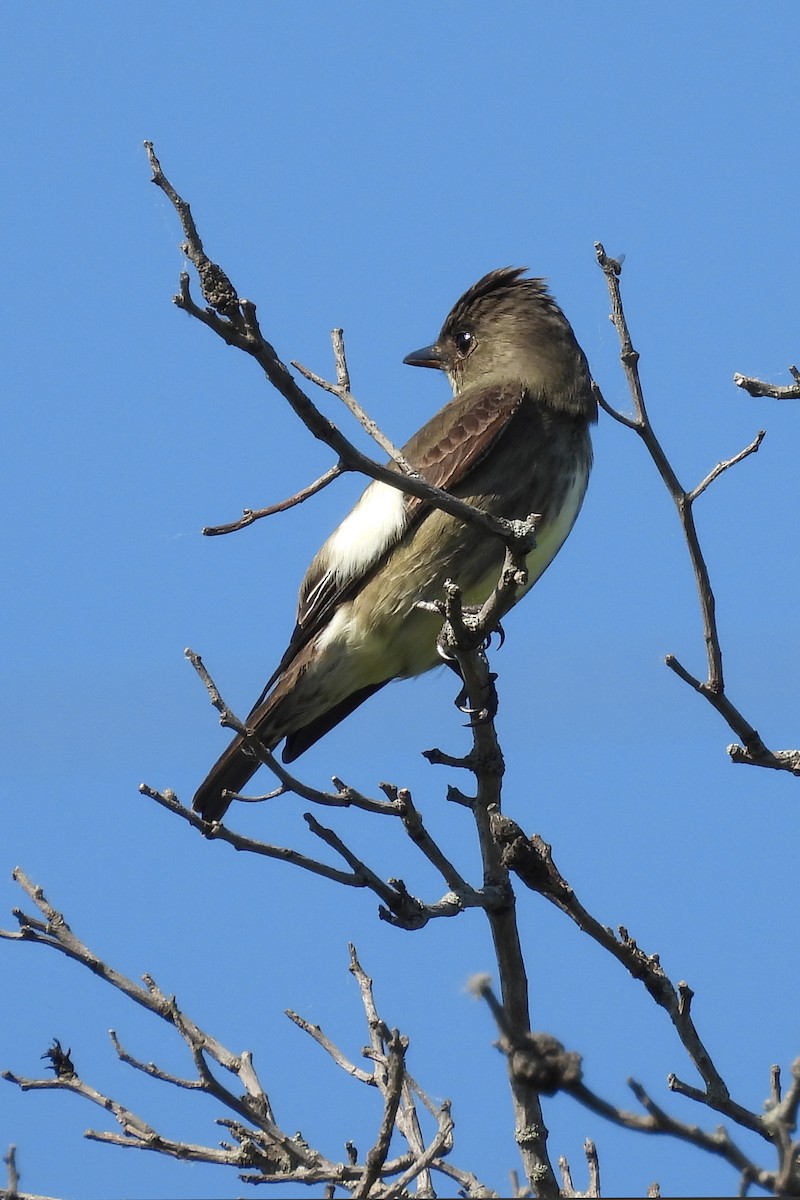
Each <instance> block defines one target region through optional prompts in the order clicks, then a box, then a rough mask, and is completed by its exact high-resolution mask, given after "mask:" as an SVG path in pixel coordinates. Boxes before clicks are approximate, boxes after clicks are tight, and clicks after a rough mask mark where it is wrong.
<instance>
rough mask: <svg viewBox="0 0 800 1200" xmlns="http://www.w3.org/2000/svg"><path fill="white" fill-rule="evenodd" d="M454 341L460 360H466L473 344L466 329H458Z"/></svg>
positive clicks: (472, 339) (470, 335) (471, 337)
mask: <svg viewBox="0 0 800 1200" xmlns="http://www.w3.org/2000/svg"><path fill="white" fill-rule="evenodd" d="M454 340H455V343H456V350H457V351H458V353H459V354H460V355H461V357H462V358H466V356H467V355H468V354H469V352H470V350H471V349H472V348H473V346H474V344H475V341H474V338H473V336H472V334H471V333H469V332H468V330H466V329H460V330H459V331H458V333H457V334H456V336H455V339H454Z"/></svg>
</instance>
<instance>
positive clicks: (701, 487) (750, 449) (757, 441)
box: [686, 429, 767, 504]
mask: <svg viewBox="0 0 800 1200" xmlns="http://www.w3.org/2000/svg"><path fill="white" fill-rule="evenodd" d="M766 436H767V431H766V429H759V431H758V433H757V434H756V436H755V437H754V438H753V440H752V442H750V444H749V445H748V446H745V448H744V450H740V451H739V453H738V454H734V456H733V458H727V459H725V461H724V462H721V463H717V465H716V466H715V467H714V468H713V469H712V470H711V471H709V473H708V475H706V477H705V479H703V480H702V481H701V482H700V483H698V484H697V486H696V487H693V488H692V490H691V491H690V492H689V493H688V495H687V497H686V498H687V500H688V501H689V503H690V504H693V503H694V501H695V500H696V499H697V497H698V496H700V495H702V493H703V492H704V491H705V490H706V488H707V487H708V486H709V484H712V483H713V482H714V480H715V479H717V478H718V476H720V475H721V474H722V473H723V471H727V470H729V469H730V467H735V466H736V464H737V463H740V462H741V461H742V459H745V458H748V457H749V456H750V455H751V454H755V453H756V452H757V450H758V448H759V446H760V445H761V443H762V442H763V440H764V438H765V437H766Z"/></svg>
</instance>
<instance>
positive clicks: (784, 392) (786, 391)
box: [733, 366, 800, 400]
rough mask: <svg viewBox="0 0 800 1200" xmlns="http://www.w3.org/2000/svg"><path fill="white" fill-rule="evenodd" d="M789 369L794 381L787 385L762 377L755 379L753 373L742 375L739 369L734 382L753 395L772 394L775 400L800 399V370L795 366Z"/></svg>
mask: <svg viewBox="0 0 800 1200" xmlns="http://www.w3.org/2000/svg"><path fill="white" fill-rule="evenodd" d="M789 371H790V373H791V375H792V376H793V377H794V383H790V384H788V385H785V386H781V385H779V384H777V383H765V382H764V381H763V380H762V379H754V378H753V376H752V375H740V374H739V372H738V371H737V372H736V373H735V374H734V376H733V382H734V383H735V384H736V386H737V387H740V388H743V389H744V391H746V392H749V393H750V395H751V396H771V397H772V398H773V399H774V400H800V371H798V369H797V367H795V366H790V367H789Z"/></svg>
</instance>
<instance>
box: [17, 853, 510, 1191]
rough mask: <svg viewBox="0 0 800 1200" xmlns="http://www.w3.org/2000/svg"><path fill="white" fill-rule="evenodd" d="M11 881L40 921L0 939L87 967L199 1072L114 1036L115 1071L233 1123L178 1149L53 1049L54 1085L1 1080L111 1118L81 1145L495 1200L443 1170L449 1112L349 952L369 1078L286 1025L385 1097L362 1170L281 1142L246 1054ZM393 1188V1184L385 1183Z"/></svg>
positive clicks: (272, 1175) (251, 1176)
mask: <svg viewBox="0 0 800 1200" xmlns="http://www.w3.org/2000/svg"><path fill="white" fill-rule="evenodd" d="M15 877H16V878H17V881H18V882H19V883H20V885H21V886H22V887H23V888H24V890H25V891H26V893H27V894H28V896H29V897H30V898H31V899H32V900H33V901H34V903H35V905H36V907H37V908H38V910H39V912H40V914H41V917H35V916H33V915H26V914H25V913H22V912H19V911H17V919H18V921H19V924H20V927H21V928H20V932H19V933H13V932H10V931H5V930H0V936H3V937H6V938H10V939H15V940H19V939H22V940H26V941H32V942H35V943H38V944H40V945H45V946H50V947H51V948H53V949H56V950H59V951H60V952H61V953H63V954H65V955H66V956H67V957H69V958H73V959H75V960H76V961H77V962H79V963H81V964H82V965H83V966H85V967H88V968H89V969H90V970H91V971H92V972H93V973H94V974H95V975H98V976H99V977H100V978H102V979H105V980H106V982H108V983H110V984H111V985H112V986H113V987H115V988H116V989H117V990H119V991H121V992H123V994H125V995H127V996H128V997H129V998H130V999H133V1000H135V1001H136V1002H137V1003H139V1004H141V1005H142V1006H143V1007H145V1008H148V1009H149V1010H150V1011H151V1012H153V1013H155V1014H156V1015H157V1016H160V1017H162V1018H163V1019H164V1020H166V1021H167V1022H168V1023H169V1024H170V1025H171V1026H172V1027H173V1028H174V1029H175V1030H176V1032H177V1033H178V1034H179V1035H180V1037H181V1038H182V1039H183V1041H184V1042H185V1044H186V1046H187V1047H188V1049H189V1052H190V1054H191V1056H192V1060H193V1062H194V1064H195V1068H196V1070H197V1078H196V1079H185V1078H181V1077H179V1076H176V1075H173V1074H172V1073H171V1072H168V1071H164V1070H163V1069H162V1068H160V1067H158V1066H157V1065H156V1064H155V1063H145V1062H143V1061H142V1060H140V1059H138V1058H136V1057H134V1056H133V1055H131V1054H129V1053H128V1052H127V1051H126V1050H124V1049H123V1047H122V1045H121V1043H120V1042H119V1039H118V1038H117V1036H116V1034H115V1033H114V1032H113V1031H112V1033H111V1039H112V1042H113V1045H114V1048H115V1050H116V1052H117V1054H118V1056H119V1057H120V1059H121V1060H122V1061H123V1062H126V1063H128V1064H129V1065H130V1066H132V1067H133V1068H134V1069H136V1070H139V1071H142V1072H144V1073H145V1074H147V1075H149V1076H150V1077H151V1078H153V1079H158V1080H160V1081H161V1082H164V1083H168V1084H171V1085H173V1086H177V1087H180V1088H183V1089H187V1090H191V1091H200V1092H204V1093H206V1094H208V1095H211V1096H213V1097H214V1098H215V1099H217V1100H218V1101H220V1102H221V1103H222V1104H223V1105H224V1106H225V1108H226V1109H227V1110H228V1112H229V1113H232V1114H233V1117H232V1118H231V1117H225V1118H221V1119H220V1120H219V1124H221V1125H223V1126H224V1127H225V1128H226V1129H228V1130H229V1131H230V1133H231V1134H232V1136H233V1140H234V1142H235V1143H236V1144H235V1145H233V1146H232V1145H230V1144H228V1143H222V1144H221V1146H220V1147H213V1146H205V1145H200V1144H197V1143H193V1142H185V1141H176V1140H175V1139H174V1138H170V1137H168V1136H166V1135H165V1134H163V1133H161V1132H160V1131H158V1130H156V1129H154V1128H153V1127H152V1126H151V1125H150V1124H149V1123H148V1122H147V1121H145V1120H143V1119H142V1118H141V1117H140V1116H138V1115H137V1114H136V1113H134V1112H133V1111H132V1110H131V1109H130V1108H128V1107H127V1106H126V1105H125V1104H122V1103H120V1102H119V1101H118V1100H116V1099H114V1098H113V1097H111V1096H109V1095H107V1094H105V1093H104V1092H101V1091H99V1090H98V1089H97V1088H95V1087H93V1086H92V1085H91V1084H90V1083H88V1082H87V1081H86V1080H84V1079H82V1078H81V1077H80V1074H79V1073H78V1071H77V1069H76V1068H75V1066H74V1064H73V1062H72V1060H71V1059H70V1057H69V1054H68V1053H65V1052H63V1051H62V1050H61V1048H60V1046H59V1045H58V1043H54V1047H53V1048H52V1049H51V1050H50V1051H48V1054H47V1057H51V1058H53V1055H54V1054H56V1053H57V1058H53V1062H54V1066H55V1069H56V1072H57V1073H56V1075H55V1077H54V1078H49V1077H48V1078H28V1077H25V1076H22V1075H18V1074H15V1073H13V1072H11V1071H4V1072H3V1073H2V1077H3V1078H4V1079H6V1080H7V1081H9V1082H11V1083H14V1084H16V1085H17V1086H18V1087H19V1088H21V1089H22V1090H23V1091H44V1090H61V1091H69V1092H72V1093H73V1094H75V1095H78V1096H81V1097H82V1098H83V1099H85V1100H87V1101H89V1102H90V1103H92V1104H95V1105H97V1106H98V1107H100V1108H102V1109H103V1110H104V1111H105V1112H108V1113H110V1114H111V1115H112V1116H113V1117H114V1118H115V1119H116V1121H117V1123H118V1125H119V1126H120V1127H121V1132H119V1133H115V1132H110V1131H107V1130H88V1131H87V1132H86V1135H85V1136H86V1137H87V1138H89V1139H91V1140H93V1141H101V1142H107V1143H110V1144H112V1145H116V1146H122V1147H126V1148H137V1149H141V1150H150V1151H153V1152H156V1153H160V1154H163V1155H167V1156H169V1157H172V1158H176V1159H182V1160H186V1161H190V1162H206V1163H215V1164H217V1165H223V1166H229V1167H233V1168H236V1169H237V1170H239V1172H240V1178H241V1179H243V1180H245V1181H247V1182H250V1183H260V1182H267V1181H270V1182H278V1181H279V1182H283V1183H286V1182H288V1181H292V1180H293V1181H295V1182H296V1183H302V1184H304V1185H306V1184H310V1183H322V1184H336V1185H341V1186H343V1187H346V1188H347V1189H348V1190H350V1191H351V1192H353V1194H355V1195H360V1196H363V1197H366V1196H367V1195H374V1196H376V1197H378V1196H381V1197H385V1198H386V1200H388V1198H389V1197H390V1196H393V1197H399V1196H401V1195H404V1194H405V1188H406V1187H407V1186H408V1184H410V1183H411V1182H413V1180H415V1179H417V1180H418V1181H419V1183H418V1188H417V1194H418V1195H419V1196H420V1197H432V1196H434V1194H435V1193H434V1192H433V1189H432V1186H431V1182H430V1171H432V1170H437V1171H443V1172H444V1173H445V1174H446V1175H447V1176H448V1177H449V1178H455V1179H458V1180H459V1181H460V1182H461V1183H462V1186H464V1188H465V1192H466V1194H467V1195H470V1196H476V1197H477V1196H491V1195H493V1193H492V1192H491V1191H490V1189H488V1188H486V1187H485V1186H484V1185H483V1184H481V1183H480V1181H478V1180H477V1179H476V1177H475V1176H474V1175H471V1174H470V1173H469V1172H465V1171H461V1170H460V1169H459V1168H457V1167H454V1166H452V1165H450V1164H449V1163H446V1162H445V1160H444V1156H445V1155H447V1154H449V1153H450V1151H451V1149H452V1130H453V1123H452V1119H451V1117H450V1106H449V1103H448V1102H445V1103H444V1104H442V1105H439V1106H436V1105H434V1104H433V1103H432V1101H431V1100H430V1099H429V1098H428V1097H427V1096H426V1095H425V1094H424V1093H423V1092H422V1091H421V1089H420V1088H419V1085H418V1084H417V1083H416V1082H415V1081H414V1080H413V1079H412V1077H411V1076H410V1075H409V1074H408V1072H407V1071H406V1068H405V1055H406V1049H407V1045H408V1041H407V1039H406V1038H404V1037H401V1035H400V1034H399V1033H398V1032H397V1030H393V1031H391V1032H390V1031H389V1030H388V1029H387V1027H386V1025H385V1023H384V1022H383V1021H382V1020H381V1018H380V1016H379V1014H378V1012H377V1008H376V1006H375V1002H374V998H373V996H372V984H371V981H370V980H369V979H368V977H367V976H366V975H365V974H364V972H363V970H362V969H361V967H360V964H358V960H357V958H356V955H355V950H354V948H352V947H351V969H353V970H354V971H355V972H356V974H357V977H358V978H359V986H360V988H361V992H362V1001H363V1003H364V1011H365V1015H366V1017H367V1022H368V1026H369V1030H370V1042H371V1049H370V1053H369V1057H370V1058H371V1059H372V1060H373V1069H372V1071H371V1072H368V1071H364V1070H361V1069H359V1068H357V1067H355V1066H354V1064H353V1063H352V1062H350V1060H348V1059H347V1058H346V1057H345V1056H344V1055H343V1054H342V1052H341V1051H338V1050H337V1049H336V1047H334V1046H333V1045H332V1043H330V1042H329V1041H328V1039H326V1038H325V1037H324V1035H323V1034H322V1033H321V1031H320V1030H319V1029H318V1028H317V1027H312V1026H309V1025H308V1024H307V1023H306V1022H304V1021H302V1019H301V1018H298V1017H297V1016H296V1015H295V1014H292V1018H293V1020H295V1022H296V1023H297V1024H298V1025H300V1027H301V1028H304V1029H306V1030H307V1031H308V1032H310V1033H311V1035H312V1036H313V1037H314V1038H315V1040H316V1041H317V1042H319V1043H320V1044H321V1045H323V1047H324V1048H325V1049H326V1050H327V1051H328V1052H329V1053H331V1054H332V1056H333V1057H334V1060H335V1061H336V1062H337V1063H338V1064H339V1065H340V1066H342V1067H343V1068H344V1069H345V1070H346V1071H347V1072H348V1074H350V1075H351V1076H353V1077H354V1078H356V1079H359V1080H361V1082H365V1083H368V1084H370V1085H371V1086H376V1087H378V1088H379V1089H380V1091H381V1092H382V1094H383V1096H384V1112H383V1117H382V1120H381V1123H380V1126H379V1130H378V1133H377V1135H376V1137H375V1140H374V1144H373V1147H372V1150H371V1151H370V1152H369V1153H368V1154H367V1156H366V1159H365V1161H364V1162H361V1163H359V1162H358V1156H357V1154H356V1153H351V1154H350V1156H349V1160H350V1161H349V1164H342V1163H336V1162H332V1161H331V1160H329V1159H327V1158H326V1157H325V1156H324V1155H323V1154H321V1153H320V1152H319V1151H317V1150H315V1149H313V1148H312V1147H311V1146H309V1145H308V1143H307V1142H305V1141H304V1139H302V1138H301V1137H300V1136H299V1135H295V1136H289V1135H288V1134H286V1133H285V1132H284V1131H283V1130H282V1129H281V1128H280V1127H279V1126H278V1125H277V1123H276V1121H275V1118H274V1116H273V1112H272V1107H271V1105H270V1102H269V1099H268V1097H267V1094H266V1092H265V1091H264V1089H263V1087H262V1086H261V1084H260V1082H259V1080H258V1077H257V1075H256V1072H255V1068H254V1065H253V1060H252V1055H251V1054H250V1053H249V1052H247V1051H245V1052H243V1053H241V1054H238V1055H237V1054H233V1053H231V1051H229V1050H227V1049H226V1048H225V1047H224V1046H223V1045H222V1044H221V1043H220V1042H219V1041H217V1039H215V1038H214V1037H212V1036H211V1035H209V1034H207V1033H205V1032H204V1031H203V1030H202V1029H201V1028H200V1027H199V1026H198V1025H197V1024H196V1023H195V1022H194V1021H192V1020H191V1019H190V1018H189V1017H188V1016H187V1015H186V1014H185V1013H184V1012H183V1011H182V1010H181V1009H180V1008H179V1007H178V1004H177V1002H176V1000H175V998H174V997H170V996H167V995H166V994H165V993H164V992H162V991H161V989H160V988H159V987H158V986H157V985H156V983H155V982H154V980H153V979H152V977H151V976H149V975H145V976H143V980H144V987H142V986H141V985H140V984H137V983H135V982H134V981H133V980H131V979H128V978H127V977H126V976H124V975H122V974H121V973H120V972H118V971H116V970H115V969H114V968H112V967H111V966H109V965H108V964H107V963H105V962H103V961H102V960H101V959H99V958H98V957H97V956H96V955H95V954H93V953H92V951H91V950H89V948H88V947H87V946H85V945H84V944H83V943H82V942H81V941H80V940H79V939H78V938H77V937H76V935H75V934H74V933H73V931H72V930H71V929H70V927H69V925H68V924H67V922H66V921H65V920H64V917H63V915H62V914H61V913H59V912H58V911H57V910H56V909H54V908H53V907H52V905H50V904H49V902H48V901H47V899H46V898H45V896H44V893H43V891H42V889H41V888H39V887H38V886H37V885H35V884H33V883H32V882H31V881H30V880H29V879H28V878H27V876H25V875H24V873H23V872H22V871H19V870H18V871H17V872H15ZM209 1060H213V1061H214V1062H215V1063H216V1064H218V1065H219V1066H221V1067H222V1068H223V1069H224V1070H226V1071H228V1072H230V1073H231V1074H233V1075H235V1076H236V1078H237V1084H238V1086H237V1090H236V1091H232V1090H230V1089H229V1088H227V1087H226V1086H225V1085H224V1084H223V1083H222V1082H221V1080H220V1079H219V1078H218V1077H217V1076H216V1075H215V1074H214V1073H213V1072H212V1070H211V1066H210V1061H209ZM66 1063H68V1064H69V1069H67V1067H66V1066H65V1064H66ZM242 1089H243V1093H244V1094H242ZM414 1095H417V1096H419V1097H420V1098H421V1099H422V1100H423V1102H424V1103H425V1106H426V1108H428V1110H429V1111H430V1112H431V1113H432V1114H433V1116H434V1118H435V1120H436V1132H435V1134H434V1136H433V1137H432V1139H431V1140H430V1142H428V1144H427V1145H426V1143H425V1139H424V1138H423V1136H422V1132H421V1129H420V1125H419V1121H418V1120H417V1116H416V1110H415V1105H414ZM395 1127H396V1128H397V1129H398V1130H399V1131H400V1132H401V1133H402V1134H403V1136H404V1137H405V1138H406V1140H407V1142H408V1144H409V1147H410V1150H409V1153H407V1154H403V1155H400V1156H399V1157H396V1158H394V1159H389V1158H388V1150H389V1146H390V1141H391V1135H392V1131H393V1130H394V1129H395ZM6 1162H7V1163H8V1164H9V1178H10V1180H11V1182H12V1190H14V1189H15V1188H16V1183H17V1176H16V1165H15V1161H14V1156H13V1149H12V1151H10V1152H9V1155H8V1156H7V1157H6ZM12 1171H13V1175H12ZM392 1179H394V1182H393V1183H389V1182H388V1181H389V1180H392ZM21 1200H27V1198H21Z"/></svg>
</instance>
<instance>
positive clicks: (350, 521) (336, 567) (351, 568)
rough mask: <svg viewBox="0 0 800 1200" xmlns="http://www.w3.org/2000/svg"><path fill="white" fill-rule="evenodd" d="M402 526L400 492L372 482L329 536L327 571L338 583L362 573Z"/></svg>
mask: <svg viewBox="0 0 800 1200" xmlns="http://www.w3.org/2000/svg"><path fill="white" fill-rule="evenodd" d="M404 525H405V510H404V503H403V493H402V492H401V491H400V490H399V489H398V488H393V487H389V485H388V484H386V483H378V482H377V481H376V482H375V483H371V484H370V485H369V487H368V488H367V490H366V491H365V492H364V495H363V496H362V497H361V499H360V500H359V502H358V504H356V506H355V508H354V509H352V511H351V512H350V513H348V515H347V516H346V517H345V519H344V520H343V521H342V523H341V525H340V526H339V528H338V529H335V530H334V532H333V533H332V534H331V536H330V537H329V538H328V541H327V543H326V547H327V550H328V572H329V573H330V574H331V575H334V576H335V577H336V579H337V581H338V582H342V581H344V580H347V579H352V577H353V576H354V575H361V574H362V572H364V571H365V570H366V569H367V568H368V567H371V566H372V564H373V563H374V562H375V561H376V560H377V559H379V558H380V556H381V555H382V554H383V552H384V551H385V550H386V549H387V548H388V547H389V546H391V545H392V544H393V543H394V542H396V541H397V539H398V537H399V536H400V534H401V533H402V531H403V527H404Z"/></svg>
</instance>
